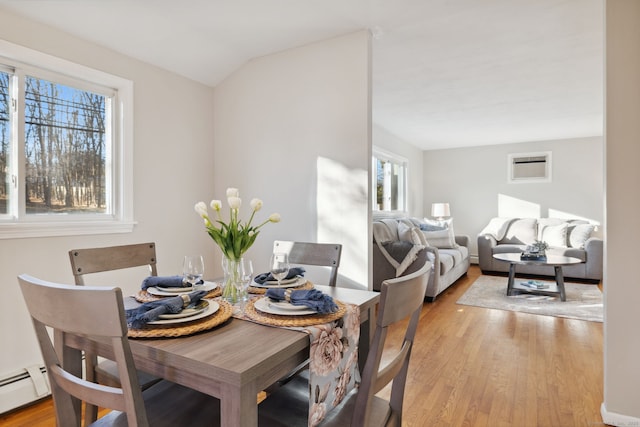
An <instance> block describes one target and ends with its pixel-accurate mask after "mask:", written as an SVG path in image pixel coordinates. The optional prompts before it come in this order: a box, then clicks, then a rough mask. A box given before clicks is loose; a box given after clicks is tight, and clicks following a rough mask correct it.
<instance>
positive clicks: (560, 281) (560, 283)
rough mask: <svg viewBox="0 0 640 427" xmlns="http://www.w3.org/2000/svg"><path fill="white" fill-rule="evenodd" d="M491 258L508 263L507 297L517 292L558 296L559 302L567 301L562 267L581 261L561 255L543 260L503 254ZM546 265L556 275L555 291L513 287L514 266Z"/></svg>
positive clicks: (517, 254)
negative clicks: (551, 267) (550, 267)
mask: <svg viewBox="0 0 640 427" xmlns="http://www.w3.org/2000/svg"><path fill="white" fill-rule="evenodd" d="M493 258H495V259H497V260H498V261H503V262H508V263H509V280H508V282H507V295H508V296H512V295H513V294H514V292H515V291H516V290H517V291H518V292H520V293H523V292H524V293H528V294H535V295H549V296H556V295H560V300H561V301H566V300H567V294H566V292H565V290H564V276H563V274H562V266H564V265H571V264H580V263H581V262H582V261H581V260H580V259H579V258H574V257H569V256H562V255H547V256H546V258H545V259H520V253H504V254H494V255H493ZM527 264H529V265H541V266H543V265H548V266H553V268H554V270H555V273H556V289H551V288H550V289H531V288H525V287H521V286H518V287H516V285H515V283H514V282H515V276H516V265H527Z"/></svg>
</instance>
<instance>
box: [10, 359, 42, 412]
mask: <svg viewBox="0 0 640 427" xmlns="http://www.w3.org/2000/svg"><path fill="white" fill-rule="evenodd" d="M49 394H51V389H50V387H49V379H48V378H47V371H46V369H45V368H44V366H37V365H33V366H29V367H27V368H25V369H22V370H20V371H18V372H13V373H10V374H9V375H7V376H6V377H4V378H1V379H0V413H5V412H8V411H11V410H12V409H16V408H19V407H21V406H24V405H27V404H29V403H31V402H35V401H36V400H39V399H42V398H43V397H46V396H48V395H49Z"/></svg>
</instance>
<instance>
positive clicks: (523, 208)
mask: <svg viewBox="0 0 640 427" xmlns="http://www.w3.org/2000/svg"><path fill="white" fill-rule="evenodd" d="M541 209H542V208H541V207H540V205H539V204H538V203H532V202H528V201H526V200H522V199H518V198H515V197H511V196H507V195H505V194H498V216H499V217H501V218H540V212H541Z"/></svg>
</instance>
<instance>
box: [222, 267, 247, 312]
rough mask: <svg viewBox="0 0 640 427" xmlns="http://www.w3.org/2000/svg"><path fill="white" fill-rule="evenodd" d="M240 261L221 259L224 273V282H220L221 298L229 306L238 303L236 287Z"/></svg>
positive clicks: (238, 278)
mask: <svg viewBox="0 0 640 427" xmlns="http://www.w3.org/2000/svg"><path fill="white" fill-rule="evenodd" d="M241 260H242V258H240V259H231V258H227V257H222V271H224V281H223V282H222V298H223V299H225V300H226V301H227V302H229V303H230V304H235V303H236V302H238V286H237V283H238V281H239V280H240V274H239V271H238V266H239V265H240V261H241Z"/></svg>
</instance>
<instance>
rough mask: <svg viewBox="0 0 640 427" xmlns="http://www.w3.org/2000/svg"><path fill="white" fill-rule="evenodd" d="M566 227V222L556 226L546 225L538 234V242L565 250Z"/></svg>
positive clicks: (567, 225)
mask: <svg viewBox="0 0 640 427" xmlns="http://www.w3.org/2000/svg"><path fill="white" fill-rule="evenodd" d="M568 227H569V224H567V223H566V222H565V223H562V224H558V225H547V226H545V227H544V228H543V229H542V233H540V240H541V241H543V242H546V243H547V244H548V245H549V246H555V247H558V248H566V247H567V228H568Z"/></svg>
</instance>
